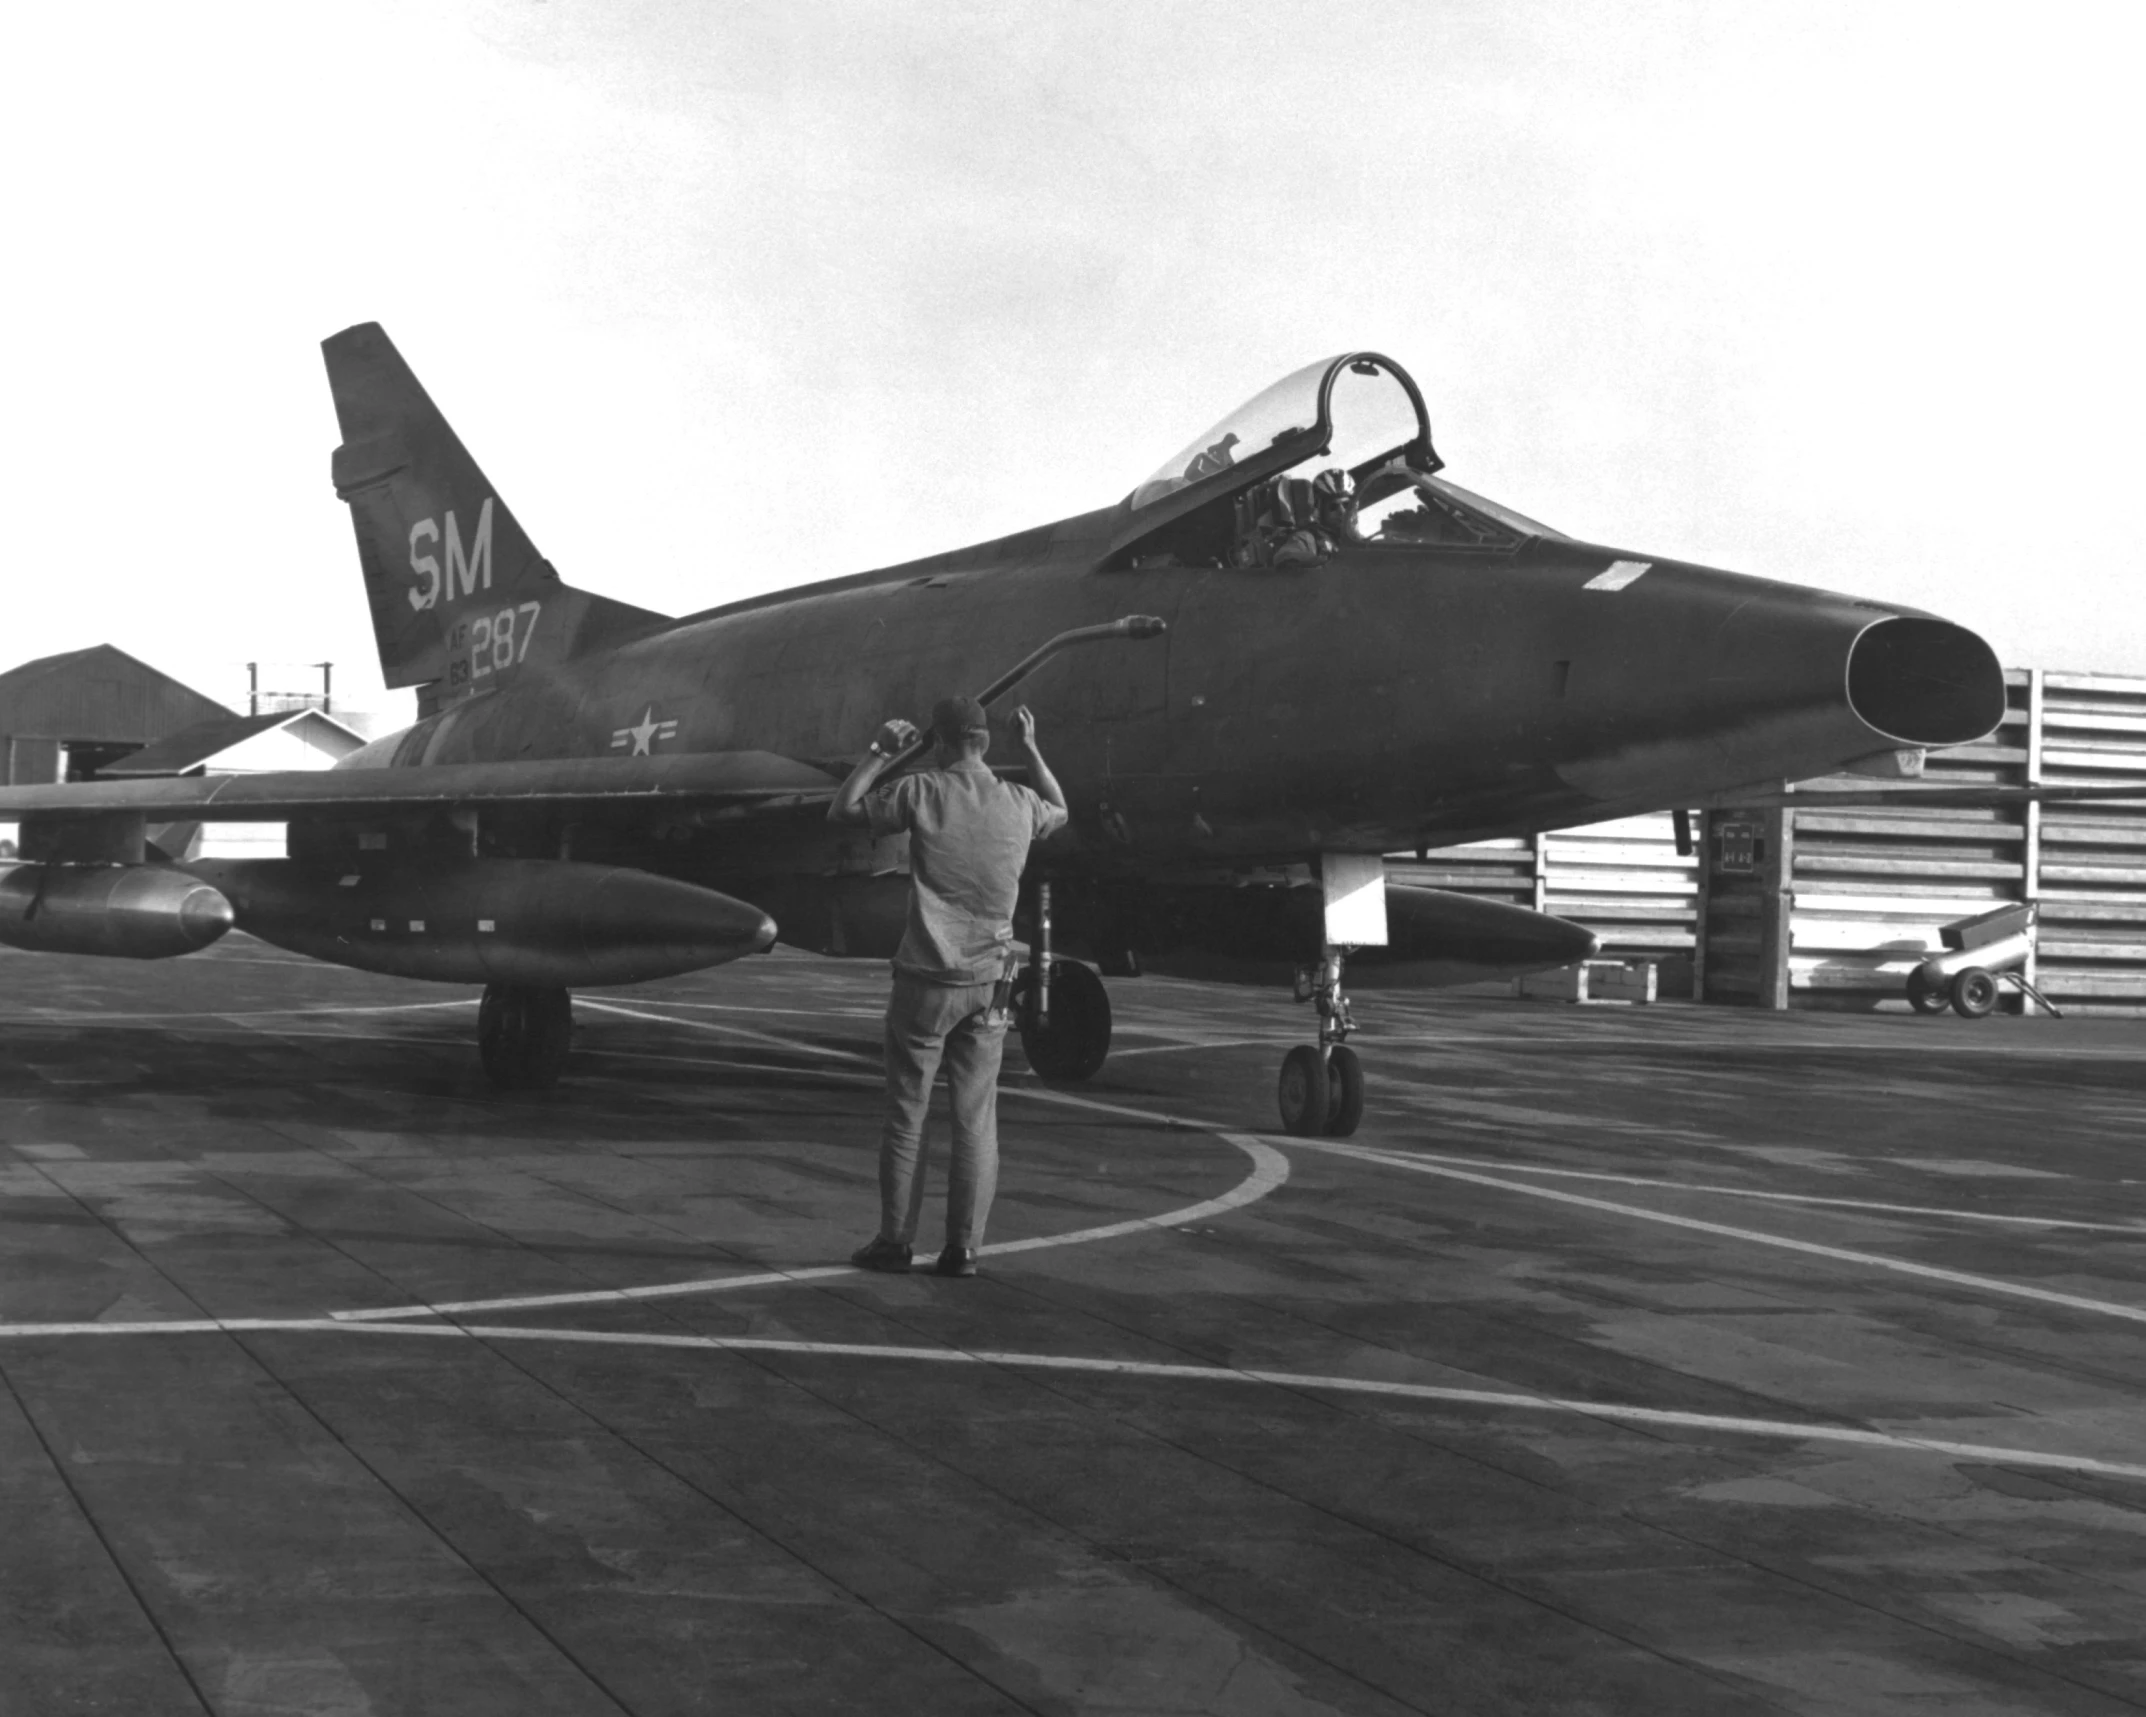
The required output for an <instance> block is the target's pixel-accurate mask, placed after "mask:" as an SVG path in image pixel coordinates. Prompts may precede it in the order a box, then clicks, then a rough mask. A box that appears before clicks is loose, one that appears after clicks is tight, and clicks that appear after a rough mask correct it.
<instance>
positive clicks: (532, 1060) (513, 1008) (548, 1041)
mask: <svg viewBox="0 0 2146 1717" xmlns="http://www.w3.org/2000/svg"><path fill="white" fill-rule="evenodd" d="M573 1037H574V1004H573V998H572V997H570V996H569V995H568V994H567V992H566V991H565V990H563V989H551V988H545V987H540V986H538V985H534V984H487V985H486V986H485V989H484V1000H483V1001H482V1002H481V1003H480V1004H479V1005H478V1008H477V1057H478V1059H479V1060H480V1061H482V1062H483V1063H484V1072H485V1077H486V1078H488V1079H489V1080H491V1082H492V1085H493V1087H494V1088H495V1089H497V1090H500V1091H548V1090H549V1089H551V1087H552V1086H554V1085H556V1084H558V1083H559V1075H560V1074H561V1073H563V1072H564V1071H565V1070H566V1055H567V1051H568V1049H569V1048H570V1047H571V1046H572V1043H573Z"/></svg>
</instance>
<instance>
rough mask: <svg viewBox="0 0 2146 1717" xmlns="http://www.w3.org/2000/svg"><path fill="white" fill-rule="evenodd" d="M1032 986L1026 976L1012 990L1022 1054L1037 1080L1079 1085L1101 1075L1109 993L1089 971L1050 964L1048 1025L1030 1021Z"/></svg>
mask: <svg viewBox="0 0 2146 1717" xmlns="http://www.w3.org/2000/svg"><path fill="white" fill-rule="evenodd" d="M1034 988H1035V986H1034V984H1033V983H1032V982H1031V981H1030V979H1029V977H1028V974H1026V973H1025V972H1024V973H1023V974H1022V975H1021V978H1020V981H1019V982H1018V983H1017V984H1016V985H1015V987H1014V996H1015V1005H1016V1012H1015V1014H1014V1017H1015V1018H1016V1019H1018V1020H1019V1021H1020V1022H1021V1048H1022V1050H1023V1051H1024V1052H1025V1053H1026V1054H1027V1056H1028V1065H1029V1066H1030V1067H1032V1068H1034V1069H1035V1070H1036V1077H1037V1078H1039V1079H1046V1080H1049V1081H1051V1082H1052V1083H1054V1084H1078V1083H1079V1082H1080V1081H1081V1080H1083V1079H1093V1078H1094V1077H1095V1076H1096V1074H1097V1073H1099V1072H1101V1071H1102V1067H1103V1063H1104V1061H1105V1060H1106V1059H1108V1057H1109V1055H1110V992H1109V991H1108V990H1106V989H1104V988H1103V980H1102V979H1101V978H1099V977H1097V976H1096V975H1095V972H1094V971H1093V969H1092V968H1090V967H1087V966H1082V965H1078V964H1076V963H1075V962H1073V961H1071V960H1053V961H1052V962H1051V1023H1050V1024H1049V1026H1048V1027H1045V1028H1041V1029H1039V1028H1038V1027H1037V1026H1036V1024H1035V1021H1034V1017H1033V1015H1034V1006H1033V1001H1032V997H1033V992H1034Z"/></svg>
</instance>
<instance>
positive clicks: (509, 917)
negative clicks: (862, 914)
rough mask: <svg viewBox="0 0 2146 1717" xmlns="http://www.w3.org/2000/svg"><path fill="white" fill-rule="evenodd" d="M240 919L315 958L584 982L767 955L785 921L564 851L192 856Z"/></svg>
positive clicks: (378, 968) (423, 972)
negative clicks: (369, 857) (301, 858)
mask: <svg viewBox="0 0 2146 1717" xmlns="http://www.w3.org/2000/svg"><path fill="white" fill-rule="evenodd" d="M194 868H195V869H196V870H197V871H199V872H200V873H201V874H202V875H204V876H208V877H211V878H212V879H213V880H214V881H215V882H216V884H217V885H218V887H220V888H221V889H222V890H223V891H224V892H225V893H226V894H228V895H229V896H230V899H231V902H232V904H233V906H234V908H235V909H236V913H237V920H238V925H239V928H240V929H242V930H245V931H246V932H248V933H249V934H251V935H254V936H258V937H260V938H261V940H262V941H264V942H272V943H274V944H275V945H276V946H277V947H279V948H288V949H289V950H291V952H293V953H295V954H307V955H310V956H312V957H313V958H314V959H317V960H330V961H333V962H335V963H336V964H337V965H342V966H354V967H356V968H358V969H359V970H360V971H366V972H382V973H386V974H388V975H389V976H392V977H403V978H431V979H434V980H437V981H440V982H443V983H454V984H492V983H506V984H529V985H537V986H542V987H546V988H551V987H561V988H574V987H579V986H586V985H590V984H632V983H640V982H643V981H645V980H647V979H650V978H668V977H675V976H677V975H678V974H679V973H681V972H697V971H700V970H702V969H703V968H705V967H708V966H720V965H722V964H724V963H725V962H726V961H730V960H737V959H742V958H743V957H744V956H745V955H747V954H758V953H762V952H764V951H765V950H766V949H768V948H769V947H771V946H772V945H773V943H774V941H775V922H774V920H773V919H771V918H769V917H768V915H767V914H766V913H765V912H762V911H761V910H760V909H759V908H758V907H757V906H752V905H749V904H748V903H746V902H745V901H742V900H735V899H732V898H731V897H730V896H729V895H727V894H718V893H716V892H715V891H714V890H713V889H709V888H700V887H696V886H695V885H694V884H692V883H689V882H679V881H677V880H676V879H675V878H672V877H667V876H657V875H655V874H654V873H652V872H650V871H644V870H630V869H627V868H625V867H623V866H612V865H595V864H576V863H572V862H570V861H566V860H555V859H462V860H452V861H448V862H445V863H440V862H433V863H430V864H427V865H425V866H423V867H422V868H420V867H416V866H410V867H407V868H396V869H383V870H378V871H372V872H367V871H363V870H355V869H345V870H341V871H338V870H335V869H323V868H320V867H317V866H314V865H311V864H303V863H299V862H296V861H293V860H290V859H229V860H212V861H209V862H207V863H204V864H199V865H196V866H195V867H194Z"/></svg>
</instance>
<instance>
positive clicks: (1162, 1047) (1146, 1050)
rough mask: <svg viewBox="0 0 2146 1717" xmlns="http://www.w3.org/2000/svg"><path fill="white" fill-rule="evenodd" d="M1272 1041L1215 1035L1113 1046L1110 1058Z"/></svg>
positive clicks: (1231, 1046)
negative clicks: (1195, 1040)
mask: <svg viewBox="0 0 2146 1717" xmlns="http://www.w3.org/2000/svg"><path fill="white" fill-rule="evenodd" d="M1273 1041H1274V1039H1273V1038H1271V1037H1217V1038H1209V1039H1205V1040H1203V1041H1201V1042H1199V1043H1149V1044H1143V1045H1141V1047H1140V1048H1138V1049H1118V1048H1115V1047H1113V1048H1112V1050H1111V1052H1110V1059H1111V1060H1113V1061H1123V1060H1124V1059H1125V1058H1126V1057H1127V1056H1128V1055H1184V1054H1188V1053H1189V1052H1191V1051H1192V1050H1195V1049H1248V1048H1257V1047H1259V1046H1260V1045H1262V1044H1271V1043H1272V1042H1273Z"/></svg>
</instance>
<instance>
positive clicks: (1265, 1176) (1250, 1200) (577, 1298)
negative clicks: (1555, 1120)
mask: <svg viewBox="0 0 2146 1717" xmlns="http://www.w3.org/2000/svg"><path fill="white" fill-rule="evenodd" d="M1217 1137H1220V1138H1224V1139H1227V1140H1228V1141H1229V1142H1230V1143H1231V1144H1233V1145H1235V1146H1236V1147H1237V1148H1238V1149H1239V1150H1241V1151H1243V1152H1244V1153H1245V1155H1246V1156H1248V1157H1250V1158H1251V1159H1252V1172H1251V1173H1250V1174H1248V1175H1246V1176H1245V1178H1244V1179H1243V1180H1241V1181H1239V1182H1238V1183H1237V1184H1236V1185H1235V1186H1233V1187H1231V1188H1230V1189H1229V1191H1227V1192H1225V1193H1223V1194H1221V1195H1220V1196H1219V1197H1216V1198H1209V1199H1203V1200H1202V1201H1201V1202H1200V1203H1198V1204H1188V1205H1186V1206H1184V1207H1183V1208H1182V1209H1179V1210H1167V1211H1164V1212H1163V1213H1162V1214H1161V1215H1160V1216H1135V1217H1130V1218H1128V1219H1127V1220H1125V1221H1123V1222H1110V1223H1105V1224H1103V1225H1102V1226H1101V1227H1097V1228H1076V1229H1074V1230H1072V1231H1071V1232H1069V1233H1065V1234H1039V1235H1036V1236H1034V1237H1032V1238H1030V1239H1027V1240H1002V1241H1000V1242H998V1243H997V1244H995V1245H989V1246H985V1247H983V1248H981V1252H982V1255H983V1256H984V1257H986V1258H1003V1257H1007V1256H1009V1255H1010V1254H1012V1253H1016V1252H1041V1251H1044V1250H1047V1249H1048V1248H1050V1247H1054V1246H1085V1245H1088V1244H1090V1243H1091V1242H1094V1241H1097V1240H1120V1239H1123V1238H1124V1237H1125V1236H1126V1235H1128V1234H1155V1233H1160V1232H1162V1231H1164V1230H1166V1229H1171V1228H1183V1227H1186V1226H1188V1225H1189V1224H1191V1223H1195V1222H1204V1221H1205V1220H1207V1219H1208V1218H1209V1217H1212V1216H1221V1215H1223V1214H1224V1213H1225V1212H1228V1211H1232V1210H1241V1209H1243V1208H1244V1207H1245V1206H1246V1205H1248V1204H1255V1203H1257V1202H1258V1201H1259V1200H1260V1199H1262V1198H1265V1197H1266V1196H1267V1194H1268V1193H1270V1192H1272V1191H1274V1190H1275V1188H1277V1187H1279V1186H1281V1185H1282V1184H1283V1183H1284V1182H1286V1181H1287V1180H1288V1179H1289V1159H1288V1158H1287V1157H1285V1156H1283V1155H1282V1153H1281V1152H1280V1151H1277V1150H1275V1149H1274V1148H1273V1147H1272V1146H1271V1145H1268V1144H1266V1143H1265V1142H1263V1141H1261V1140H1259V1139H1252V1138H1243V1139H1240V1138H1238V1137H1237V1136H1235V1135H1234V1134H1229V1133H1223V1134H1218V1135H1217ZM918 1268H920V1269H921V1268H925V1266H922V1265H919V1266H918ZM864 1274H865V1272H864V1271H862V1270H860V1269H858V1268H857V1266H856V1265H854V1264H818V1265H814V1266H812V1267H811V1268H809V1269H804V1270H760V1271H756V1272H754V1273H753V1274H751V1275H745V1276H709V1277H703V1278H699V1279H696V1280H694V1281H690V1282H654V1283H650V1284H648V1285H647V1286H645V1287H638V1288H588V1289H581V1290H577V1291H575V1292H571V1293H561V1294H521V1295H517V1296H515V1297H514V1298H512V1299H499V1300H435V1301H432V1302H430V1303H426V1304H418V1305H407V1306H368V1307H364V1308H360V1309H357V1310H352V1311H342V1312H330V1313H329V1314H328V1316H329V1317H330V1318H331V1319H333V1320H334V1321H335V1322H336V1323H338V1324H349V1323H379V1322H386V1321H391V1320H394V1319H402V1318H422V1317H458V1316H461V1315H462V1314H463V1313H466V1312H529V1311H541V1310H544V1309H545V1308H547V1307H553V1306H602V1305H618V1304H622V1303H631V1302H633V1301H637V1300H669V1299H676V1298H679V1297H680V1296H682V1295H686V1294H724V1293H731V1292H734V1291H735V1290H737V1289H739V1288H771V1287H777V1286H780V1285H782V1284H785V1283H790V1282H825V1281H831V1280H834V1279H835V1278H837V1277H841V1276H861V1275H864Z"/></svg>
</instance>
